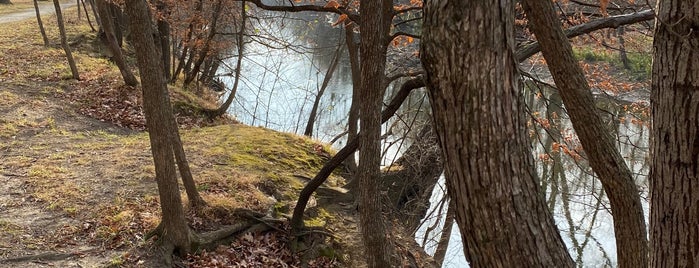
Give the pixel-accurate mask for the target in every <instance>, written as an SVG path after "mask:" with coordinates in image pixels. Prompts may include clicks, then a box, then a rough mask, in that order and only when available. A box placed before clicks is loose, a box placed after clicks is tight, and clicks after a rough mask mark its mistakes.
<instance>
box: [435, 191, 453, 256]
mask: <svg viewBox="0 0 699 268" xmlns="http://www.w3.org/2000/svg"><path fill="white" fill-rule="evenodd" d="M447 206H448V208H447V215H446V216H445V217H444V226H443V227H442V234H441V235H440V236H439V243H438V244H437V250H435V252H434V262H436V263H437V267H442V264H444V257H445V256H446V255H447V249H448V248H449V241H451V239H450V238H451V229H452V227H453V226H454V219H455V218H456V212H455V210H454V205H453V204H451V201H449V203H448V204H447Z"/></svg>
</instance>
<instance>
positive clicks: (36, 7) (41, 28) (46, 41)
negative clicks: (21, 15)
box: [32, 0, 49, 47]
mask: <svg viewBox="0 0 699 268" xmlns="http://www.w3.org/2000/svg"><path fill="white" fill-rule="evenodd" d="M32 2H34V11H36V20H37V22H38V23H39V31H40V32H41V38H42V39H43V40H44V46H45V47H48V46H49V38H48V37H47V36H46V31H45V30H44V23H43V22H42V21H41V14H40V13H39V3H38V1H37V0H34V1H32Z"/></svg>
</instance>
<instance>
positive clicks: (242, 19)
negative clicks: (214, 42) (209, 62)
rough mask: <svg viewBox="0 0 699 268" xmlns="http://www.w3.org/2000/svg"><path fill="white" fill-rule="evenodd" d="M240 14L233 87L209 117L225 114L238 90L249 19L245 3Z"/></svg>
mask: <svg viewBox="0 0 699 268" xmlns="http://www.w3.org/2000/svg"><path fill="white" fill-rule="evenodd" d="M240 15H241V16H240V29H239V30H238V38H237V40H236V42H237V43H238V58H237V60H236V63H235V80H234V81H233V88H231V92H230V93H228V97H227V98H226V101H225V102H223V104H221V106H220V107H218V109H216V110H214V111H213V112H212V114H211V115H210V116H209V117H216V116H221V115H223V114H225V113H226V112H227V111H228V108H229V107H231V104H232V103H233V99H235V94H236V91H238V82H240V72H241V68H242V65H243V51H244V47H245V42H244V41H245V40H243V36H244V34H245V22H246V19H247V14H246V13H245V4H242V5H241V7H240Z"/></svg>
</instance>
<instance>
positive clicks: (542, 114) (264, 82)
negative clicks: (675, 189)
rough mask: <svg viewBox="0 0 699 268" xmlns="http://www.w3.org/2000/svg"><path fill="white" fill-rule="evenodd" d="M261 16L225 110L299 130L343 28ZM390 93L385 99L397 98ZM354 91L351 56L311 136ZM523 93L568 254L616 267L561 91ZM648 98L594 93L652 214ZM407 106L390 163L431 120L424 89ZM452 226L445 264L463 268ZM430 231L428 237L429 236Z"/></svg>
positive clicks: (607, 220) (336, 127)
mask: <svg viewBox="0 0 699 268" xmlns="http://www.w3.org/2000/svg"><path fill="white" fill-rule="evenodd" d="M256 16H258V17H260V18H261V19H259V20H254V22H251V23H253V24H254V25H251V26H252V27H251V28H252V29H254V33H255V35H253V36H250V37H248V40H249V43H248V44H246V51H245V53H244V59H243V63H242V77H241V84H240V86H239V89H238V91H237V96H236V98H235V102H234V104H233V105H232V106H231V108H230V110H229V113H230V114H232V115H234V116H235V117H236V118H237V119H238V120H240V121H241V122H243V123H245V124H249V125H255V126H263V127H267V128H271V129H276V130H279V131H284V132H292V133H297V134H302V133H303V131H304V127H305V124H306V121H307V120H308V115H309V112H310V110H311V105H312V103H313V100H314V98H315V96H316V94H317V92H318V89H319V87H320V84H321V83H322V81H323V78H324V77H323V76H324V75H325V72H326V69H327V68H328V66H329V63H330V61H331V59H332V57H333V53H334V51H335V48H336V46H337V45H338V44H340V43H342V42H341V38H343V36H344V33H343V32H342V29H340V28H332V27H330V26H329V24H328V23H325V22H326V21H328V20H332V18H328V17H326V15H318V14H312V13H309V14H295V15H294V16H286V15H285V16H286V19H279V18H276V17H275V18H274V19H269V17H271V16H280V15H279V13H269V14H266V13H257V14H256ZM265 16H269V17H265ZM234 60H235V59H231V60H230V61H231V62H234ZM229 65H230V66H234V64H229ZM229 71H230V70H223V72H229ZM232 79H233V78H231V77H228V78H225V77H224V78H223V80H224V81H226V80H228V84H229V86H230V85H231V84H232ZM390 90H392V89H389V92H388V93H387V94H386V96H391V94H390ZM351 94H352V79H351V68H350V66H349V60H348V58H347V55H346V52H345V54H344V55H343V56H342V58H341V60H340V64H339V66H338V69H337V70H336V71H335V75H334V76H333V78H332V79H331V80H330V85H329V87H328V89H327V92H326V93H325V94H324V95H323V97H322V99H321V102H320V107H319V108H320V111H319V114H318V118H317V119H316V125H315V131H314V133H315V138H317V139H319V140H322V141H330V140H331V139H333V138H334V137H335V136H337V135H338V134H340V133H343V132H344V131H345V130H346V126H347V114H348V111H349V107H350V105H351ZM523 94H524V96H525V100H526V104H527V107H528V113H529V114H530V116H531V119H532V124H531V125H530V130H531V132H530V134H531V135H530V136H531V138H532V148H533V153H534V158H535V160H536V161H535V162H536V170H537V172H538V174H539V176H540V183H541V188H542V193H541V194H542V195H544V196H545V198H546V200H547V204H548V205H549V208H550V209H551V210H552V211H553V212H554V217H555V220H556V223H557V225H558V228H559V229H560V231H561V235H562V237H563V239H564V240H565V242H566V244H567V245H568V248H569V251H570V253H571V255H572V256H573V258H574V259H575V260H576V261H577V262H578V265H579V266H591V267H603V266H615V264H616V249H615V241H614V232H613V224H612V217H611V215H610V213H609V202H608V200H607V199H606V197H605V195H604V192H603V191H602V185H601V183H600V182H599V181H598V180H597V179H596V178H595V177H594V176H593V172H592V170H591V169H590V167H589V166H588V164H587V162H586V160H585V155H584V153H582V150H581V147H580V144H579V142H578V141H577V140H576V138H575V135H574V131H573V129H572V126H571V123H570V120H569V118H568V117H567V116H566V114H565V107H563V105H562V101H561V100H560V96H558V94H557V93H556V91H555V90H553V89H551V88H547V87H545V86H538V85H536V84H535V83H534V82H531V81H529V82H527V88H526V89H525V90H524V93H523ZM643 99H647V96H645V95H644V94H641V95H638V94H636V93H634V94H629V95H623V96H615V97H611V96H607V95H605V94H601V93H600V92H598V94H597V97H596V100H597V104H598V108H599V109H600V110H601V111H603V112H602V113H603V114H604V116H605V120H606V121H605V122H607V123H608V124H609V126H610V129H612V130H613V134H614V135H615V137H616V138H617V141H618V143H617V146H618V148H619V150H620V151H621V153H622V155H623V156H624V157H625V160H626V162H627V164H628V165H629V167H630V169H631V170H632V172H633V174H634V176H635V177H634V179H635V180H636V182H637V184H638V185H639V190H640V191H641V195H642V196H643V197H644V200H643V205H644V207H645V208H646V217H647V211H648V210H647V208H648V203H647V189H648V187H647V174H648V165H647V160H648V157H647V155H648V135H649V131H648V127H647V124H646V122H647V118H645V117H644V116H643V114H642V113H639V112H638V111H637V110H634V109H631V108H629V107H632V108H633V107H634V104H633V103H636V102H638V101H639V100H643ZM408 102H409V103H408V104H406V105H404V107H403V108H402V113H403V114H404V117H402V118H398V119H395V120H394V121H393V122H389V123H388V124H385V125H384V132H387V131H388V130H389V129H391V130H392V132H393V133H394V135H392V136H389V137H388V139H387V140H386V141H385V143H384V148H385V149H386V150H385V154H384V156H386V157H385V160H384V161H385V163H388V162H390V161H392V159H395V158H397V157H398V156H400V151H401V150H400V149H399V148H405V147H407V145H409V143H410V140H407V141H406V140H401V138H402V137H403V136H404V135H405V133H406V132H408V131H409V130H410V129H411V128H410V126H412V124H413V123H414V122H415V118H423V119H421V120H423V121H424V118H425V117H429V115H428V114H426V113H425V111H426V110H427V108H428V106H429V105H428V103H427V100H426V97H425V94H424V91H420V92H416V93H414V94H413V95H411V98H410V99H409V101H408ZM344 142H345V141H344V140H340V141H339V142H338V143H337V144H336V145H335V146H336V147H342V146H343V145H344ZM443 187H444V186H443V183H440V184H439V185H438V187H435V190H434V194H433V195H432V199H431V204H432V208H431V209H430V211H434V213H433V214H432V215H427V216H426V219H425V224H423V227H422V229H421V230H420V231H419V232H418V233H417V236H418V242H419V243H422V242H423V241H425V247H426V249H427V251H428V252H433V251H434V248H435V247H436V241H434V238H438V237H439V229H440V228H436V229H435V231H434V232H428V233H426V226H430V225H432V224H433V223H435V221H443V219H441V218H440V217H441V216H442V215H444V213H445V211H446V210H444V211H439V210H438V209H436V207H437V206H438V205H439V202H440V200H441V199H442V197H443V196H444V192H445V191H444V189H443ZM439 225H440V224H439V223H438V224H437V226H439ZM456 227H457V226H456V225H455V226H454V228H455V229H454V231H453V232H452V236H451V243H450V247H449V249H448V253H447V260H446V261H445V267H464V266H465V265H466V264H465V260H464V258H463V251H462V249H461V240H460V234H459V232H458V228H456ZM425 235H427V236H428V239H423V237H424V236H425ZM450 258H451V259H450Z"/></svg>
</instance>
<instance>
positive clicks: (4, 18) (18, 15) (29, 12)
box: [0, 2, 75, 24]
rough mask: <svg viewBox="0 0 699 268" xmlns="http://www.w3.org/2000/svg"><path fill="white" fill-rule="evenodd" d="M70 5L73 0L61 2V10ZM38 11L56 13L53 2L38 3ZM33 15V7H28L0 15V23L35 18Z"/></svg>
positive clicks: (45, 13) (44, 13)
mask: <svg viewBox="0 0 699 268" xmlns="http://www.w3.org/2000/svg"><path fill="white" fill-rule="evenodd" d="M72 6H75V2H70V3H63V4H61V10H63V9H66V8H69V7H72ZM39 11H40V12H41V16H48V15H52V14H54V13H56V10H55V9H54V8H53V3H40V4H39ZM35 17H36V13H35V11H34V9H33V8H30V9H26V10H24V11H19V12H15V13H10V14H4V15H0V24H2V23H9V22H16V21H21V20H26V19H31V18H35Z"/></svg>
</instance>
